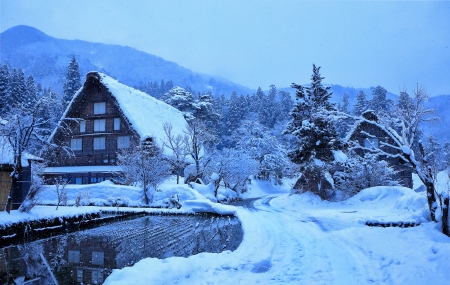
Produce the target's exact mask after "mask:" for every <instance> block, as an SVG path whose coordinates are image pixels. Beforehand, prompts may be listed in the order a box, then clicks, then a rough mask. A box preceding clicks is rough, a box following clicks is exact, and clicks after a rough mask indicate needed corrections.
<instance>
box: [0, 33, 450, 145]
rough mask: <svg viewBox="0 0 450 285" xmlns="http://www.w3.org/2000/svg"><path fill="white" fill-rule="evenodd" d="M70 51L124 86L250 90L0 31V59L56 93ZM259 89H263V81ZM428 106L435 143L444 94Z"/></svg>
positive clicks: (111, 49) (125, 51)
mask: <svg viewBox="0 0 450 285" xmlns="http://www.w3.org/2000/svg"><path fill="white" fill-rule="evenodd" d="M180 48H181V47H180ZM73 55H75V57H76V59H77V61H78V63H79V67H80V73H81V74H82V78H84V74H86V73H87V72H88V71H92V70H97V71H101V72H104V73H106V74H108V75H110V76H112V77H114V78H116V79H117V80H119V81H121V82H123V83H125V84H127V85H130V86H137V85H141V84H143V83H147V82H153V81H157V82H158V83H159V82H160V81H161V80H164V81H168V80H172V81H173V83H174V85H178V86H181V87H187V86H189V87H191V88H192V90H194V91H196V92H206V91H212V92H213V94H214V95H216V96H218V95H220V94H224V95H225V96H226V97H229V95H230V94H231V92H232V91H236V92H237V94H244V95H246V94H252V93H255V90H252V89H250V88H247V87H245V86H241V85H239V84H236V83H233V82H231V81H229V80H226V79H223V78H219V77H215V76H209V75H205V74H200V73H197V72H194V71H191V70H189V69H187V68H184V67H182V66H180V65H178V64H177V63H174V62H170V61H166V60H164V59H163V58H161V57H158V56H155V55H152V54H148V53H145V52H141V51H138V50H136V49H134V48H130V47H126V46H119V45H110V44H101V43H92V42H87V41H81V40H63V39H57V38H54V37H51V36H48V35H46V34H45V33H43V32H41V31H39V30H37V29H35V28H33V27H29V26H16V27H13V28H10V29H8V30H6V31H5V32H3V33H1V34H0V62H1V63H9V64H10V65H11V66H12V67H20V68H22V69H23V70H24V72H25V74H32V75H33V76H34V78H35V81H36V82H40V83H41V84H42V85H43V86H44V87H52V88H53V89H54V90H56V91H58V92H62V87H63V82H64V79H65V75H66V71H67V66H68V63H69V62H70V58H71V57H72V56H73ZM323 76H324V77H325V80H324V81H323V82H324V83H328V82H327V79H326V77H327V75H326V73H325V74H323ZM293 78H295V75H293ZM308 79H309V78H298V79H295V80H294V81H295V82H296V83H298V84H305V83H306V84H308V83H309V82H308ZM377 84H380V85H381V86H382V85H383V83H382V82H379V83H377V82H374V85H377ZM277 87H278V90H284V91H288V92H290V93H291V95H292V97H294V96H295V91H294V89H292V88H290V87H286V86H277ZM331 87H332V90H333V97H332V99H331V101H333V102H335V103H339V102H341V100H342V96H343V94H344V93H348V94H349V95H350V104H351V106H353V104H354V103H355V102H356V94H357V93H358V92H359V90H363V91H364V92H365V93H366V95H367V99H371V98H372V90H373V89H374V86H371V87H369V88H356V87H344V86H340V85H337V84H332V85H331ZM261 88H262V89H263V90H268V86H261ZM410 88H411V87H410ZM411 91H412V90H411ZM410 93H411V92H410ZM397 96H398V90H389V91H388V93H387V97H388V99H391V100H393V101H396V100H397ZM428 105H429V107H431V108H433V109H435V111H436V112H435V116H436V117H439V118H440V120H438V121H436V122H433V123H431V124H426V125H424V126H423V128H424V129H425V134H427V135H428V134H433V135H434V136H436V137H437V138H438V140H439V141H440V142H441V143H443V142H445V141H450V132H449V127H448V126H449V125H450V115H449V114H448V109H449V108H450V95H440V96H433V97H431V98H430V100H429V103H428Z"/></svg>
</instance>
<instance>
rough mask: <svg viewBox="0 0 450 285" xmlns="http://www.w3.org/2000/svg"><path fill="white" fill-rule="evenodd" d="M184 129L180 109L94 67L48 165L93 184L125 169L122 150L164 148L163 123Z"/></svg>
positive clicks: (50, 170)
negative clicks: (121, 162) (120, 161)
mask: <svg viewBox="0 0 450 285" xmlns="http://www.w3.org/2000/svg"><path fill="white" fill-rule="evenodd" d="M166 122H168V123H170V124H172V126H173V132H174V134H181V133H183V129H184V127H185V124H186V121H185V120H184V117H183V115H182V113H181V112H180V111H178V110H177V109H175V108H173V107H172V106H169V105H167V104H165V103H164V102H162V101H159V100H157V99H155V98H153V97H151V96H149V95H147V94H145V93H143V92H141V91H138V90H136V89H134V88H131V87H128V86H126V85H124V84H122V83H120V82H118V81H116V80H115V79H113V78H111V77H109V76H107V75H105V74H102V73H99V72H89V73H88V74H87V75H86V81H85V82H84V84H83V86H82V88H81V89H80V90H79V91H78V92H77V93H76V94H75V95H74V97H73V99H72V101H71V102H70V103H69V106H68V107H67V109H66V111H65V113H64V115H63V117H62V118H61V120H60V123H59V126H58V128H57V129H55V131H54V132H53V134H52V135H51V137H50V142H51V143H52V144H56V145H58V146H59V148H58V151H56V153H55V155H54V159H52V161H50V162H49V164H48V166H49V167H47V168H46V170H45V173H46V178H47V181H48V180H49V179H52V177H55V176H58V177H61V178H63V179H67V180H68V181H69V182H70V183H72V184H89V183H96V182H101V181H103V180H107V179H109V178H112V177H113V176H115V174H117V172H120V171H121V169H120V167H118V166H117V153H118V152H119V151H121V150H124V149H129V148H132V147H134V146H136V145H138V144H140V143H142V142H144V141H145V142H152V143H154V144H155V145H157V146H159V147H161V143H162V141H163V140H165V139H166V138H165V133H164V130H163V124H164V123H166Z"/></svg>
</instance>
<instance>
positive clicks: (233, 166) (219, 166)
mask: <svg viewBox="0 0 450 285" xmlns="http://www.w3.org/2000/svg"><path fill="white" fill-rule="evenodd" d="M214 173H215V175H213V174H214ZM256 173H258V162H257V161H256V160H254V159H253V158H252V157H250V155H248V154H247V153H245V152H244V151H243V150H236V149H223V150H221V151H217V152H216V153H214V155H213V156H212V157H211V162H210V163H209V164H208V165H207V166H206V167H205V177H207V178H208V180H207V181H206V183H209V182H211V181H213V182H214V185H215V196H216V197H217V194H218V191H219V187H220V186H221V185H222V186H224V187H226V188H229V189H231V190H233V191H236V192H238V193H239V192H241V191H243V190H244V189H245V182H246V180H247V179H248V177H249V176H250V175H254V174H256ZM211 177H213V179H211ZM222 183H223V184H222Z"/></svg>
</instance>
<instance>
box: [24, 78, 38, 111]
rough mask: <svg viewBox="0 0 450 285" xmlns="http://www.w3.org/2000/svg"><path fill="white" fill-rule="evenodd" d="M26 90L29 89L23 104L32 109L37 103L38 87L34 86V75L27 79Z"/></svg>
mask: <svg viewBox="0 0 450 285" xmlns="http://www.w3.org/2000/svg"><path fill="white" fill-rule="evenodd" d="M26 89H27V92H26V95H25V98H24V101H23V104H24V106H25V107H27V108H31V107H33V106H34V104H35V103H36V102H37V90H36V86H35V85H34V78H33V76H32V75H29V76H28V77H27V81H26Z"/></svg>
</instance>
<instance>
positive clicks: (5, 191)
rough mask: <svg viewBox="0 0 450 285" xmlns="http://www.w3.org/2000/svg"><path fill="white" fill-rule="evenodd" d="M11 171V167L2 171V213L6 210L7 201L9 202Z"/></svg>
mask: <svg viewBox="0 0 450 285" xmlns="http://www.w3.org/2000/svg"><path fill="white" fill-rule="evenodd" d="M11 171H12V169H11V168H10V167H9V168H8V169H5V168H4V167H1V169H0V211H4V210H5V206H6V201H7V200H8V195H9V191H10V189H11V176H10V175H11Z"/></svg>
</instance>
